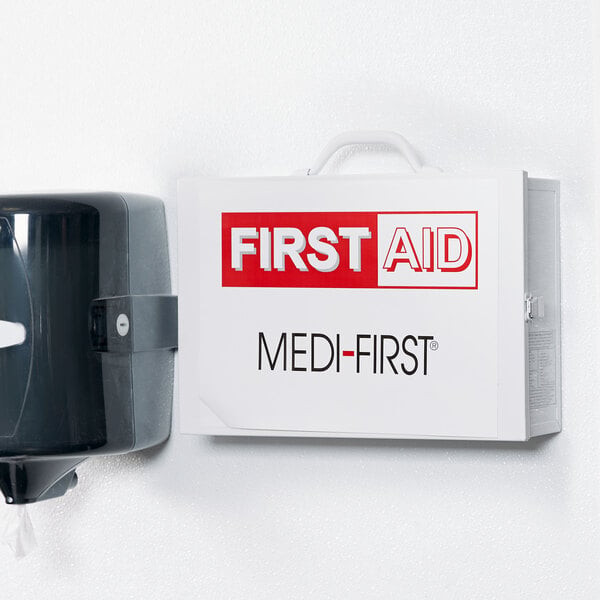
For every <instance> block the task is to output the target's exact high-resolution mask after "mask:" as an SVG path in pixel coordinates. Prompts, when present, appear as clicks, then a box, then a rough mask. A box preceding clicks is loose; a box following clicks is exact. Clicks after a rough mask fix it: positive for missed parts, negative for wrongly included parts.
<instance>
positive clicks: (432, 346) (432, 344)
mask: <svg viewBox="0 0 600 600" xmlns="http://www.w3.org/2000/svg"><path fill="white" fill-rule="evenodd" d="M429 347H430V348H431V349H432V350H437V349H438V348H439V347H440V345H439V344H438V343H437V342H436V341H435V340H433V341H432V342H429Z"/></svg>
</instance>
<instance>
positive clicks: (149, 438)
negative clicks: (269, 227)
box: [0, 193, 177, 504]
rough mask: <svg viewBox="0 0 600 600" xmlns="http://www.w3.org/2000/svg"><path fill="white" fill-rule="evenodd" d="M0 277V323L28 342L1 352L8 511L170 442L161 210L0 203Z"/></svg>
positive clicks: (109, 202) (118, 198) (79, 201)
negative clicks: (94, 461) (78, 469)
mask: <svg viewBox="0 0 600 600" xmlns="http://www.w3.org/2000/svg"><path fill="white" fill-rule="evenodd" d="M0 277H1V278H2V279H1V281H2V283H1V284H0V320H3V321H10V322H13V323H21V324H22V325H23V326H24V327H25V331H26V338H25V341H24V342H23V343H21V344H18V345H11V346H8V347H0V489H1V491H2V492H3V493H4V495H5V497H6V499H7V502H9V503H15V504H19V503H28V502H35V501H36V500H40V499H45V498H48V497H54V496H57V495H61V494H62V493H64V492H65V491H66V490H67V489H68V488H69V487H70V486H71V485H73V484H74V481H76V479H75V478H74V467H75V466H76V465H77V464H78V463H79V462H81V460H83V459H84V458H86V457H88V456H92V455H95V454H113V453H124V452H129V451H131V450H137V449H142V448H147V447H149V446H153V445H156V444H159V443H161V442H163V441H165V440H166V439H167V438H168V436H169V432H170V425H171V406H172V395H173V389H172V388H173V362H174V356H173V354H174V353H173V349H174V348H176V347H177V299H176V297H175V296H172V295H171V281H170V268H169V254H168V244H167V230H166V221H165V214H164V206H163V204H162V202H161V201H160V200H159V199H157V198H152V197H147V196H138V195H132V194H115V193H82V194H48V195H29V196H4V197H0ZM0 342H1V340H0ZM0 345H1V344H0Z"/></svg>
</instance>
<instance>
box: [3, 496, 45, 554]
mask: <svg viewBox="0 0 600 600" xmlns="http://www.w3.org/2000/svg"><path fill="white" fill-rule="evenodd" d="M0 539H1V540H2V541H3V542H4V543H5V544H6V545H7V546H9V547H10V548H11V550H12V551H13V552H14V553H15V557H16V558H17V559H21V558H23V557H25V556H27V555H28V554H29V553H30V552H31V551H32V550H34V549H35V548H36V546H37V540H36V538H35V532H34V530H33V524H32V523H31V519H30V518H29V513H28V512H27V506H26V505H20V506H11V507H10V508H9V510H8V511H7V515H6V518H5V521H4V527H3V528H2V533H1V535H0Z"/></svg>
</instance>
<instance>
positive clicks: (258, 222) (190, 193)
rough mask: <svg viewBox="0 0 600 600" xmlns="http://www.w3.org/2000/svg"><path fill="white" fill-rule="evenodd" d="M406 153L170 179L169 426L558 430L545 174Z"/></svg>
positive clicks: (334, 431)
mask: <svg viewBox="0 0 600 600" xmlns="http://www.w3.org/2000/svg"><path fill="white" fill-rule="evenodd" d="M401 149H402V148H401ZM404 150H405V149H404ZM405 154H407V152H406V151H405ZM408 158H409V160H410V158H411V157H410V156H408ZM413 158H414V157H413ZM416 161H418V159H416V158H414V160H413V161H411V165H412V166H413V167H414V171H415V172H413V173H410V174H406V175H400V174H391V175H328V176H324V175H314V174H310V173H309V174H308V175H307V174H302V175H296V176H289V177H264V178H234V179H211V178H191V179H185V180H181V181H180V183H179V191H178V222H179V226H178V227H179V232H178V239H179V344H180V350H179V353H180V355H179V382H180V398H181V430H182V431H183V432H184V433H196V434H198V433H201V434H209V435H229V436H230V435H261V436H322V437H370V438H446V439H484V440H527V439H529V438H530V437H532V436H537V435H542V434H547V433H552V432H557V431H560V428H561V379H560V261H559V185H558V182H556V181H551V180H541V179H532V178H529V176H528V174H527V173H525V172H523V171H488V172H479V173H474V174H467V175H464V174H462V175H459V174H446V173H441V172H435V171H433V170H430V169H424V168H421V165H420V164H418V163H417V164H415V163H416Z"/></svg>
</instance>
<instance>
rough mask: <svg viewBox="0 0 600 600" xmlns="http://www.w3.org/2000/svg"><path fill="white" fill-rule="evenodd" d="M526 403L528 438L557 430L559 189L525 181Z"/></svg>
mask: <svg viewBox="0 0 600 600" xmlns="http://www.w3.org/2000/svg"><path fill="white" fill-rule="evenodd" d="M527 237H528V240H527V241H528V257H527V261H528V272H529V273H528V282H527V283H528V289H527V292H528V294H529V296H530V297H531V299H532V309H531V311H532V317H533V318H532V319H531V320H530V321H529V323H528V355H527V357H526V363H527V365H526V366H527V371H528V382H529V383H528V401H529V419H530V435H531V436H537V435H543V434H547V433H554V432H557V431H560V429H561V354H560V349H561V334H560V218H559V184H558V182H556V181H541V180H535V179H532V180H530V181H529V194H528V225H527Z"/></svg>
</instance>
